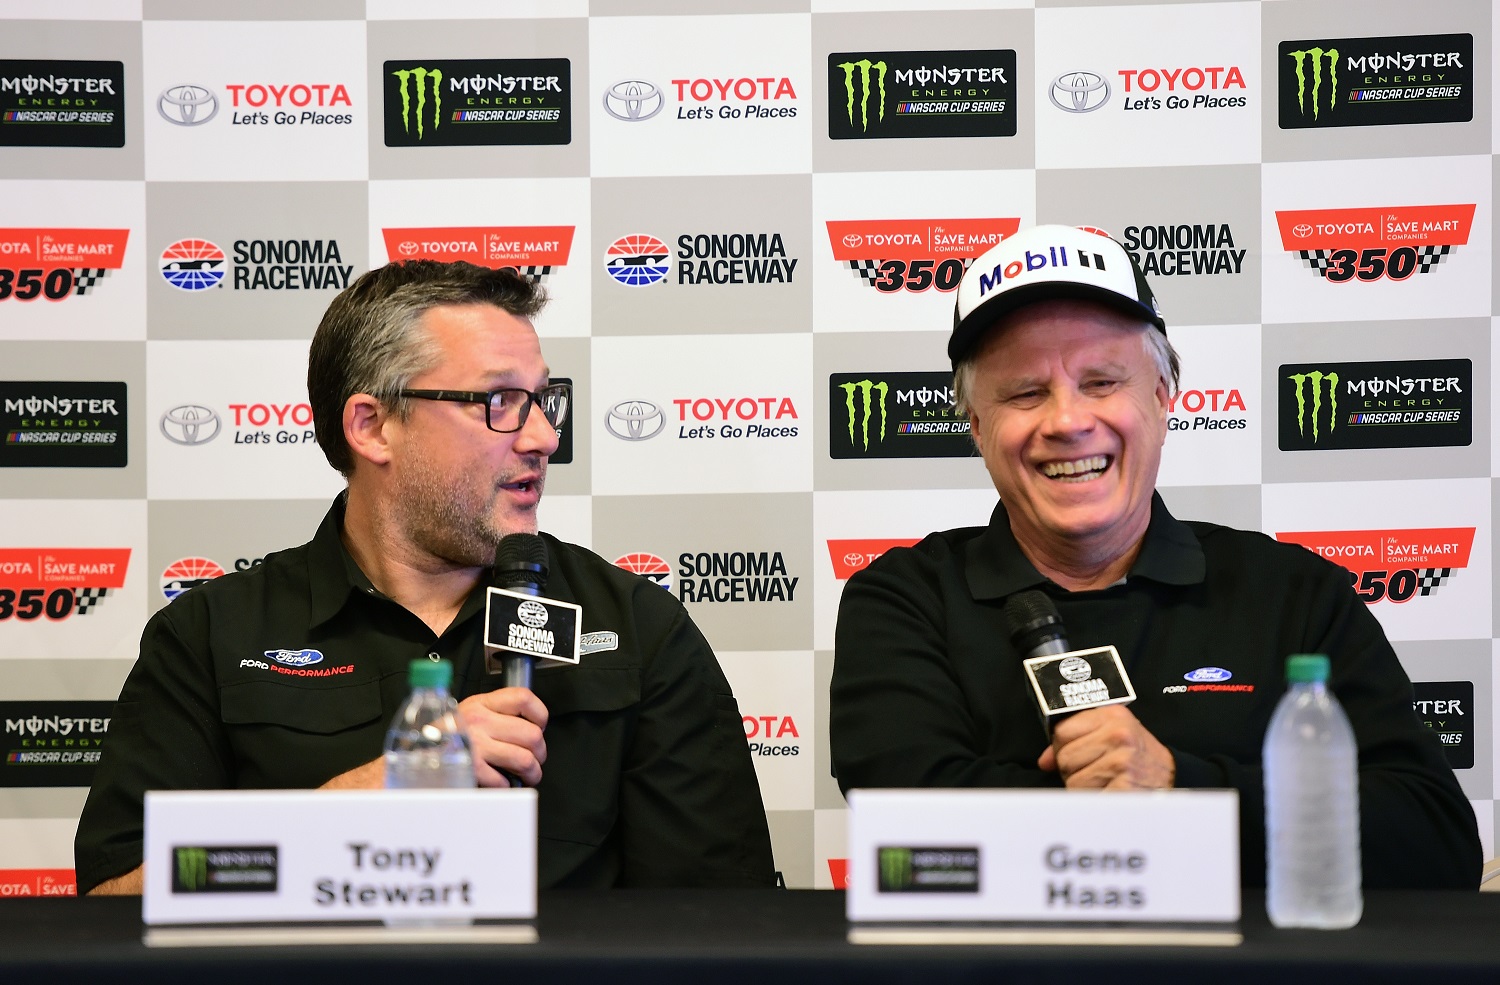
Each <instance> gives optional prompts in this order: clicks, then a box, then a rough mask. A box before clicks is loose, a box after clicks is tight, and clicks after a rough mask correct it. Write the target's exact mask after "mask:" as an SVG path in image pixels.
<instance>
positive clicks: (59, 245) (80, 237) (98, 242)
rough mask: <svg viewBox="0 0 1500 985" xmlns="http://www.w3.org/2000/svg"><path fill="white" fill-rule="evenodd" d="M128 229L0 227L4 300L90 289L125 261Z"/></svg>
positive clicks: (60, 297) (55, 298) (0, 285)
mask: <svg viewBox="0 0 1500 985" xmlns="http://www.w3.org/2000/svg"><path fill="white" fill-rule="evenodd" d="M129 236H130V230H128V229H40V228H10V229H0V301H6V300H11V299H14V300H16V301H35V300H36V299H37V298H45V299H46V300H48V301H62V300H63V299H65V298H68V297H73V296H81V295H84V294H88V293H89V291H91V290H92V289H93V288H94V285H96V284H98V283H99V281H100V280H102V279H103V278H105V277H108V276H109V273H110V271H112V270H119V269H120V265H121V264H123V263H124V262H125V241H126V240H127V239H128V238H129Z"/></svg>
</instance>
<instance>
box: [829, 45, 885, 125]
mask: <svg viewBox="0 0 1500 985" xmlns="http://www.w3.org/2000/svg"><path fill="white" fill-rule="evenodd" d="M839 68H841V69H843V71H844V90H845V91H846V92H847V93H848V96H849V104H848V111H849V125H850V126H851V127H852V126H854V70H855V69H859V91H860V97H859V128H860V129H861V130H869V129H870V71H871V69H873V70H875V71H876V72H877V73H879V77H878V78H877V79H876V83H875V84H876V86H877V87H878V88H879V92H880V98H879V99H878V100H877V102H878V104H879V105H878V106H877V110H878V112H879V115H878V117H877V120H878V121H879V122H881V123H884V122H885V72H886V64H885V62H872V61H870V60H869V59H868V58H861V59H860V60H859V61H855V62H840V63H839Z"/></svg>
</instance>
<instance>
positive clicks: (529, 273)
mask: <svg viewBox="0 0 1500 985" xmlns="http://www.w3.org/2000/svg"><path fill="white" fill-rule="evenodd" d="M516 273H518V274H520V275H521V276H522V277H525V278H526V280H527V281H528V282H529V283H532V284H544V283H546V281H547V275H548V274H550V273H552V267H551V266H550V265H547V266H530V267H518V268H516Z"/></svg>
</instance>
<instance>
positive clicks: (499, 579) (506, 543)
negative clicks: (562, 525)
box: [492, 534, 548, 590]
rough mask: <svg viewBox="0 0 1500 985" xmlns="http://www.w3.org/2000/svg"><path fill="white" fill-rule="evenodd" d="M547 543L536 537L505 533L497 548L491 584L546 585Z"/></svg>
mask: <svg viewBox="0 0 1500 985" xmlns="http://www.w3.org/2000/svg"><path fill="white" fill-rule="evenodd" d="M547 573H548V572H547V542H546V541H545V540H542V538H540V537H538V536H537V535H536V534H506V535H505V536H504V537H502V538H500V546H499V547H497V548H495V570H494V573H493V576H492V581H493V583H494V585H495V586H496V587H497V588H515V587H517V586H519V585H535V586H536V588H537V589H538V590H540V589H541V588H542V586H543V585H545V584H547Z"/></svg>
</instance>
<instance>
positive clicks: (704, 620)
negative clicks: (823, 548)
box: [593, 493, 813, 651]
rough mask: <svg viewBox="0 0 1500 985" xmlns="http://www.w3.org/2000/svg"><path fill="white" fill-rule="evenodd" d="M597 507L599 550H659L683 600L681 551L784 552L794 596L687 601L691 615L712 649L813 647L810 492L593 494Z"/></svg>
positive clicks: (612, 553) (609, 553)
mask: <svg viewBox="0 0 1500 985" xmlns="http://www.w3.org/2000/svg"><path fill="white" fill-rule="evenodd" d="M593 506H594V551H595V552H596V553H598V554H600V555H601V556H603V557H604V559H605V560H607V561H613V560H614V559H615V558H617V557H621V556H623V555H625V554H633V553H638V552H639V553H647V554H654V555H656V556H657V557H659V558H661V559H662V560H664V561H666V562H667V564H668V566H670V567H671V569H672V573H671V579H672V594H673V595H676V596H677V597H679V598H681V582H682V577H681V575H680V567H679V555H682V554H693V555H697V554H699V553H708V554H714V553H731V552H745V553H752V554H754V553H760V552H762V551H764V552H768V553H769V552H775V551H780V552H781V555H782V558H783V560H784V561H785V563H786V575H785V577H787V578H796V579H797V584H796V587H795V589H794V591H793V595H792V599H791V600H790V601H786V602H780V601H776V602H688V603H686V606H687V610H688V614H689V615H691V616H692V617H693V622H695V623H696V624H697V625H698V628H699V629H700V630H702V631H703V635H704V636H706V637H708V642H709V643H710V644H712V645H713V647H714V649H715V650H726V651H729V650H749V651H754V650H811V649H812V593H813V577H812V574H813V558H812V541H811V539H810V538H809V537H808V536H807V531H809V530H811V529H812V493H758V494H757V493H747V494H740V493H734V494H710V495H697V496H598V495H596V496H594V498H593ZM693 577H694V579H695V581H696V580H699V579H698V576H697V575H696V574H695V575H693Z"/></svg>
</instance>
